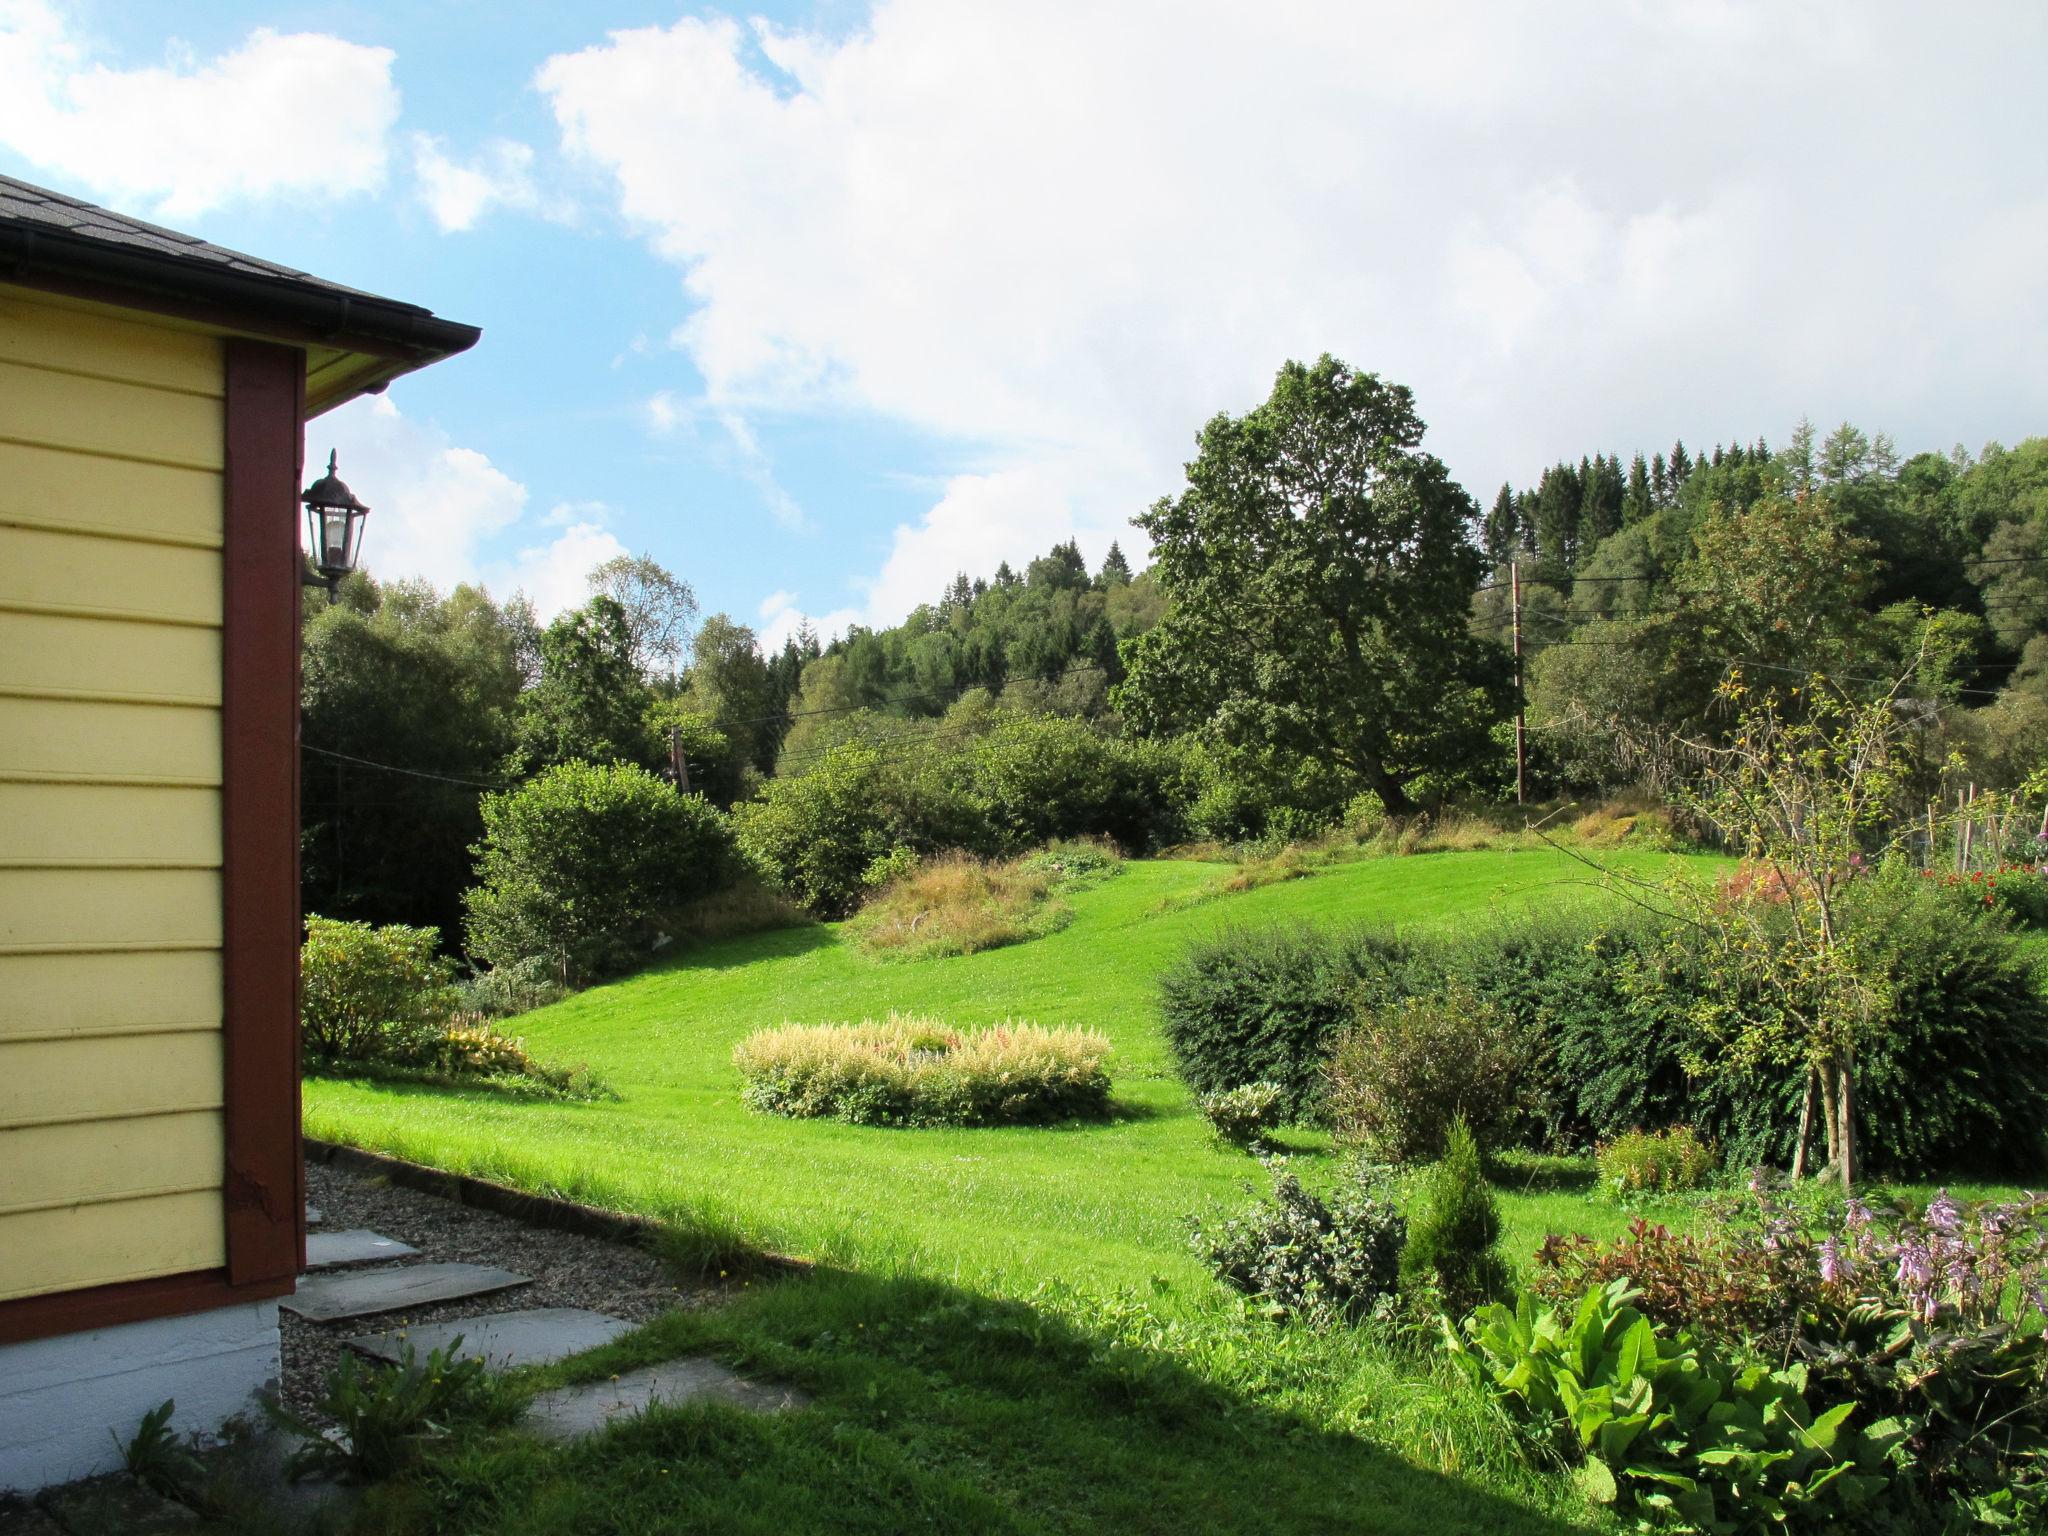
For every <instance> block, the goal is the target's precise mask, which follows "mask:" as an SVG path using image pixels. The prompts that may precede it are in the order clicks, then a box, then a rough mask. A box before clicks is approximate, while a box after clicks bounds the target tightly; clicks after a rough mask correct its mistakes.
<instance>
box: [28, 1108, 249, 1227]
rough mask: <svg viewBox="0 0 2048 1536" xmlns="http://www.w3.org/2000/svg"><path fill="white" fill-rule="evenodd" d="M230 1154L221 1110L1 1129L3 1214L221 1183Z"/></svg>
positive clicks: (208, 1186) (202, 1187)
mask: <svg viewBox="0 0 2048 1536" xmlns="http://www.w3.org/2000/svg"><path fill="white" fill-rule="evenodd" d="M226 1160H227V1159H226V1143H225V1137H224V1132H223V1129H222V1123H221V1117H220V1111H218V1110H197V1111H194V1112H193V1113H191V1114H187V1115H153V1116H151V1117H149V1118H148V1119H144V1120H116V1121H111V1122H107V1121H93V1122H90V1123H88V1124H82V1125H34V1126H26V1127H24V1128H22V1129H20V1130H0V1169H5V1170H6V1172H5V1173H4V1174H0V1215H5V1214H6V1213H8V1212H10V1211H20V1210H25V1209H28V1208H31V1207H48V1206H54V1205H83V1204H87V1203H91V1202H97V1201H104V1200H120V1199H133V1198H134V1197H135V1196H137V1195H153V1194H163V1193H166V1192H169V1191H172V1190H193V1189H218V1188H220V1184H221V1170H222V1169H223V1168H224V1167H225V1166H226Z"/></svg>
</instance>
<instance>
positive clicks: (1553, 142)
mask: <svg viewBox="0 0 2048 1536" xmlns="http://www.w3.org/2000/svg"><path fill="white" fill-rule="evenodd" d="M1952 18H1953V13H1950V14H1946V15H1945V14H1944V13H1943V10H1941V9H1938V8H1931V7H1921V6H1913V5H1909V4H1899V5H1885V4H1846V3H1845V4H1831V3H1820V0H1799V3H1791V4H1783V5H1776V4H1773V5H1745V4H1739V3H1699V4H1673V5H1656V6H1592V5H1585V6H1574V5H1560V6H1554V7H1543V8H1531V7H1526V6H1515V5H1510V4H1505V3H1502V4H1484V5H1478V4H1475V5H1470V6H1446V7H1413V6H1392V5H1385V6H1380V5H1361V4H1327V5H1324V4H1316V3H1307V0H1304V3H1299V4H1292V5H1287V6H1279V7H1273V8H1259V9H1248V8H1244V7H1239V6H1230V5H1215V6H1208V5H1203V4H1198V3H1177V4H1172V5H1165V4H1161V5H1153V4H1150V3H1138V0H1129V3H1123V4H1117V5H1111V6H1103V5H1100V4H1094V5H1082V4H1078V3H1074V4H1068V3H1065V0H1035V3H1031V4H1020V5H1014V6H1012V5H982V4H974V3H967V0H881V3H879V4H877V5H875V6H873V7H870V6H868V5H865V4H862V5H855V4H851V3H845V0H821V3H819V4H815V5H798V6H773V5H764V6H754V7H746V8H741V9H733V10H722V9H719V8H717V7H689V8H685V7H678V6H676V5H673V4H666V5H663V4H649V3H639V0H597V3H591V4H585V5H577V6H563V5H539V4H527V5H518V4H490V5H485V4H479V3H469V0H458V3H441V4H432V5H421V4H410V5H399V4H389V3H373V0H359V3H352V4H339V3H337V4H321V3H308V4H256V3H240V0H214V3H209V4H208V5H205V6H193V5H191V4H189V3H185V4H176V5H174V4H169V3H160V0H128V3H114V0H0V78H5V79H6V80H8V81H9V82H10V86H12V85H14V84H15V83H17V82H18V83H20V85H21V86H22V87H23V88H22V89H18V90H17V89H9V90H8V91H7V92H5V93H4V94H0V169H4V170H5V171H6V172H8V173H10V174H14V175H19V176H23V177H25V178H27V179H29V180H32V181H37V182H41V183H43V184H45V185H50V186H55V187H58V188H60V189H62V190H65V191H68V192H71V193H74V194H76V195H80V196H85V197H89V198H93V199H95V200H98V201H102V202H105V203H108V204H110V205H111V206H116V207H120V208H123V209H124V210H127V211H131V212H136V213H140V214H143V215H145V216H150V217H155V218H158V219H160V220H161V221H162V222H165V223H169V224H172V225H174V226H176V227H179V228H183V229H188V230H191V231H193V232H195V233H198V234H202V235H204V236H206V237H208V238H210V239H214V240H217V241H220V242H222V243H224V244H228V245H232V246H237V247H240V248H243V249H247V250H250V251H254V252H257V253H259V254H262V255H264V256H268V257H272V258H274V259H277V260H281V261H286V262H289V263H292V264H294V265H298V266H303V267H305V268H307V269H309V270H311V271H314V272H318V273H320V274H322V275H323V276H328V277H332V278H335V279H338V280H340V281H343V282H348V283H352V284H356V285H358V286H362V287H365V288H369V289H373V290H375V291H378V292H383V293H388V294H391V295H394V296H397V297H401V298H405V299H410V300H414V301H417V302H420V303H424V304H426V305H428V306H430V307H432V308H433V309H435V310H436V311H438V312H440V313H442V314H445V315H449V316H452V317H454V318H457V319H461V320H466V321H471V322H474V323H476V324H479V325H481V326H482V327H483V328H484V339H483V342H482V344H481V345H480V347H479V348H478V349H477V350H476V351H475V352H473V353H472V354H470V355H468V356H466V357H463V358H460V359H456V360H454V361H451V362H449V363H445V364H442V365H440V366H438V367H436V368H434V369H431V370H429V371H427V372H426V373H425V374H422V375H421V376H419V377H417V378H415V379H411V380H407V381H403V382H401V383H400V384H398V385H397V386H395V387H394V388H393V389H392V391H391V392H390V395H389V396H388V398H387V400H386V401H384V402H381V403H378V404H376V405H374V406H373V405H370V404H363V405H358V406H351V407H349V408H347V409H346V410H345V411H343V412H341V413H337V414H336V415H335V416H334V417H332V418H329V419H327V420H324V421H322V422H320V423H316V424H315V426H314V427H313V428H312V431H311V438H310V441H309V445H308V446H309V452H311V453H314V454H319V453H321V452H323V451H324V449H325V448H326V447H327V446H329V445H330V444H331V445H333V446H336V447H338V448H339V449H340V451H341V454H342V463H343V468H344V473H345V474H346V475H347V477H348V478H349V479H350V481H351V483H352V484H354V485H355V486H356V488H357V490H358V491H359V493H360V494H362V495H363V496H364V498H365V499H366V500H368V501H369V502H370V503H371V504H372V505H373V507H375V508H377V512H376V514H375V515H373V518H372V523H371V532H370V542H369V545H368V547H367V550H366V561H367V563H368V564H369V565H370V566H371V567H372V568H373V569H375V570H378V571H380V572H381V573H385V574H394V575H395V574H413V573H418V574H425V575H428V576H430V577H432V578H433V579H435V580H437V581H438V582H440V583H441V584H443V585H447V584H449V583H451V582H453V581H454V580H457V579H482V580H486V581H488V582H489V583H490V584H491V585H492V586H493V587H494V589H497V590H500V591H503V590H506V589H507V588H509V587H512V586H522V587H525V588H527V589H528V590H530V591H532V592H533V593H534V595H535V596H536V597H537V598H538V599H539V600H540V602H541V605H542V606H543V607H544V608H551V607H555V606H559V605H560V604H562V603H566V602H570V601H574V600H576V598H577V597H578V595H579V591H580V579H581V574H582V571H583V569H584V568H586V567H587V565H588V564H589V563H592V562H593V561H594V559H595V558H601V557H602V556H603V555H604V554H606V553H610V552H614V551H616V550H619V549H627V550H632V551H634V552H640V551H646V552H649V553H652V554H653V555H654V556H655V557H656V558H658V559H660V560H661V561H662V562H663V563H664V564H666V565H668V566H669V567H671V568H672V569H674V570H675V571H677V572H678V573H679V574H681V575H683V576H685V577H686V578H687V579H689V580H690V581H691V582H692V583H693V584H694V585H695V586H696V588H697V590H698V592H699V595H700V598H701V599H702V602H703V605H704V608H705V611H707V612H710V611H715V610H724V611H727V612H730V613H732V614H733V615H735V616H736V617H738V618H740V619H741V620H743V621H745V622H749V623H753V624H756V625H758V626H760V627H761V628H762V629H763V630H764V631H765V632H768V633H769V634H771V635H775V634H780V633H781V632H783V631H785V630H787V629H788V628H789V627H790V626H791V625H793V624H794V623H795V622H796V620H797V619H798V617H799V616H801V615H803V614H809V615H811V616H814V617H816V618H817V619H819V620H820V621H821V622H822V623H823V624H824V625H825V626H826V627H827V628H836V627H838V626H840V625H842V624H844V623H846V622H848V621H851V620H855V619H859V620H865V621H869V622H889V621H893V620H894V619H895V618H898V617H900V616H901V614H902V613H903V612H904V611H905V610H906V609H907V608H908V607H909V606H910V604H911V603H913V602H915V601H917V600H919V599H921V598H923V597H927V596H931V595H935V594H936V592H937V591H938V589H939V588H940V587H941V586H942V585H943V584H944V582H945V581H946V580H947V578H948V577H950V575H951V574H952V572H953V571H954V570H956V569H960V568H966V569H968V570H970V571H975V572H982V571H987V570H989V569H991V568H992V567H993V566H994V565H995V563H996V561H997V560H999V559H1004V558H1008V559H1011V560H1013V561H1014V560H1017V559H1020V558H1025V557H1028V556H1029V555H1031V554H1033V553H1036V552H1039V551H1041V550H1043V549H1044V548H1045V547H1046V546H1047V545H1049V544H1050V543H1051V542H1053V541H1054V540H1055V539H1057V538H1061V537H1066V536H1069V535H1073V536H1076V537H1078V538H1079V539H1080V540H1081V542H1082V545H1083V548H1084V550H1086V551H1088V552H1089V553H1090V554H1091V556H1099V554H1100V553H1101V551H1102V550H1103V549H1104V548H1105V547H1106V546H1107V544H1108V542H1109V540H1110V539H1111V538H1113V537H1118V536H1121V537H1123V538H1124V539H1125V541H1126V544H1127V545H1129V543H1130V542H1131V539H1132V533H1131V530H1130V529H1129V528H1128V526H1127V519H1128V518H1129V516H1130V515H1131V514H1132V513H1133V512H1135V511H1137V510H1139V509H1140V508H1142V507H1143V506H1144V505H1145V504H1146V503H1147V502H1148V501H1150V500H1151V499H1153V498H1154V497H1157V496H1159V495H1162V494H1168V493H1170V492H1171V491H1172V490H1173V489H1174V488H1175V485H1176V482H1177V479H1178V466H1179V462H1180V461H1181V460H1182V459H1183V458H1185V457H1186V454H1187V450H1188V447H1189V445H1190V444H1191V441H1192V438H1193V435H1194V433H1195V431H1196V430H1197V429H1198V427H1199V425H1200V423H1201V421H1202V420H1203V419H1204V418H1205V417H1206V416H1208V415H1209V414H1211V413H1212V412H1214V411H1216V410H1219V409H1229V410H1242V409H1244V408H1246V407H1247V406H1249V405H1251V404H1253V403H1255V402H1256V400H1257V399H1258V398H1259V397H1260V395H1261V394H1262V392H1263V389H1264V387H1265V385H1266V383H1267V382H1268V381H1269V380H1270V377H1271V374H1272V371H1273V369H1274V368H1275V367H1276V366H1277V365H1278V363H1279V362H1280V361H1281V360H1282V359H1283V358H1285V357H1288V356H1299V355H1309V354H1313V353H1315V352H1317V351H1321V350H1325V349H1327V350H1332V351H1336V352H1338V353H1339V354H1340V355H1343V356H1345V357H1347V358H1348V359H1349V360H1351V361H1353V362H1354V363H1357V364H1359V365H1360V366H1364V367H1369V368H1375V369H1378V370H1380V371H1381V372H1383V373H1386V374H1388V375H1390V376H1392V377H1394V378H1396V379H1399V380H1401V381H1402V382H1406V383H1409V384H1411V385H1413V386H1414V387H1415V388H1416V390H1417V394H1418V398H1419V404H1420V408H1421V411H1422V414H1423V416H1424V417H1425V419H1426V420H1428V421H1429V422H1430V423H1431V425H1432V433H1431V438H1430V446H1431V447H1433V448H1434V449H1435V450H1436V451H1437V452H1439V453H1440V454H1442V455H1443V456H1444V458H1445V459H1446V461H1447V462H1448V463H1449V464H1450V466H1451V468H1452V470H1453V472H1454V473H1455V474H1457V475H1458V476H1459V477H1460V478H1461V479H1463V480H1464V481H1465V483H1466V484H1467V485H1468V487H1469V488H1471V489H1472V490H1473V492H1474V494H1475V495H1477V496H1479V497H1480V499H1482V500H1485V499H1486V498H1488V497H1490V495H1491V492H1492V489H1493V487H1494V486H1496V485H1497V484H1498V483H1499V481H1500V480H1501V479H1502V478H1504V477H1510V476H1512V477H1514V478H1516V479H1518V480H1520V479H1525V478H1533V476H1534V474H1535V473H1536V472H1537V471H1538V470H1540V468H1541V466H1542V465H1543V464H1544V463H1545V462H1547V461H1548V460H1550V459H1552V458H1555V457H1557V456H1559V455H1569V456H1571V457H1574V458H1576V457H1577V456H1578V455H1579V454H1581V453H1585V452H1591V451H1595V450H1599V449H1606V450H1609V451H1622V452H1627V451H1632V450H1634V449H1636V448H1638V447H1641V448H1645V449H1648V448H1652V447H1657V446H1661V445H1668V444H1669V442H1670V441H1671V439H1672V438H1673V437H1675V436H1680V435H1682V436H1683V437H1684V438H1685V439H1686V441H1687V442H1688V443H1689V444H1691V445H1692V446H1695V447H1698V446H1701V445H1703V444H1710V443H1711V442H1712V441H1713V440H1714V439H1715V438H1717V437H1727V438H1733V437H1744V438H1747V437H1753V436H1754V435H1756V434H1757V433H1759V432H1762V433H1767V434H1769V435H1770V436H1771V437H1773V438H1774V439H1782V438H1783V436H1784V435H1785V433H1786V432H1787V430H1788V429H1789V427H1790V425H1791V423H1792V422H1793V421H1794V420H1795V419H1796V418H1797V417H1798V416H1799V415H1800V414H1801V413H1807V414H1810V415H1812V416H1813V417H1814V418H1815V419H1816V420H1818V421H1820V422H1822V423H1823V424H1824V425H1825V424H1827V423H1831V422H1832V421H1835V420H1839V419H1843V418H1851V419H1854V420H1856V421H1858V422H1859V423H1860V424H1862V425H1864V426H1865V427H1866V428H1869V429H1873V430H1877V429H1882V430H1888V431H1890V432H1891V433H1892V434H1893V435H1894V437H1895V438H1896V439H1897V440H1898V441H1899V443H1900V445H1901V446H1902V447H1904V448H1906V449H1908V450H1911V449H1917V448H1922V447H1941V448H1946V447H1948V446H1949V445H1950V444H1951V443H1954V442H1956V441H1959V440H1960V441H1964V442H1966V443H1968V444H1970V445H1971V446H1976V445H1978V444H1981V443H1982V442H1983V441H1985V440H1986V439H1989V438H1994V437H1996V438H2002V439H2004V440H2007V441H2011V440H2014V439H2016V438H2018V437H2021V436H2026V435H2031V434H2033V433H2037V432H2039V431H2041V430H2042V429H2043V423H2044V421H2048V365H2044V363H2043V360H2042V359H2043V354H2042V352H2041V349H2040V347H2039V337H2040V336H2041V335H2042V334H2043V333H2044V322H2048V263H2044V262H2043V261H2042V260H2041V257H2040V253H2041V251H2042V250H2044V249H2048V166H2044V162H2043V159H2042V157H2041V155H2040V151H2039V146H2040V145H2041V144H2042V143H2048V105H2044V94H2043V93H2041V92H2040V91H2038V89H2036V87H2035V82H2034V79H2033V75H2034V72H2035V71H2036V70H2037V69H2038V65H2039V61H2040V60H2041V59H2042V58H2043V57H2048V12H2043V11H2042V9H2041V8H2040V7H2038V6H2034V5H2029V4H2025V3H2014V4H1989V5H1984V6H1979V7H1973V8H1972V9H1971V10H1970V11H1969V12H1968V13H1967V21H1968V24H1967V25H1962V24H1959V23H1958V22H1957V21H1956V20H1954V19H1952ZM316 102H317V103H319V104H320V108H321V109H320V110H318V111H315V110H313V104H314V103H316Z"/></svg>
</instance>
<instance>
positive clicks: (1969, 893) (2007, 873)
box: [1921, 864, 2048, 930]
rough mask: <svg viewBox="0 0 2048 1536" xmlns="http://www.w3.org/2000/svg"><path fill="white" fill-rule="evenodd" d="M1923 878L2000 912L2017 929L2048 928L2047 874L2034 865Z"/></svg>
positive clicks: (1928, 872)
mask: <svg viewBox="0 0 2048 1536" xmlns="http://www.w3.org/2000/svg"><path fill="white" fill-rule="evenodd" d="M1921 876H1922V878H1923V879H1926V880H1930V881H1933V882H1936V883H1937V884H1938V885H1939V886H1940V888H1941V889H1942V890H1944V891H1947V892H1949V893H1950V894H1951V895H1954V896H1957V897H1959V898H1961V899H1962V900H1964V901H1967V902H1970V903H1972V904H1973V905H1978V906H1985V907H1995V908H1997V909H1998V910H2000V911H2002V912H2004V913H2005V915H2006V916H2007V917H2009V918H2011V919H2012V923H2013V926H2014V927H2016V928H2027V929H2037V930H2038V929H2041V928H2048V873H2044V872H2043V871H2042V870H2040V869H2037V868H2035V867H2034V866H2033V865H2031V864H2001V865H2000V866H1999V867H1998V868H1996V869H1976V870H1972V871H1970V873H1969V874H1967V875H1964V874H1957V873H1955V872H1953V871H1951V872H1947V873H1943V872H1942V871H1939V870H1932V869H1929V870H1923V871H1921Z"/></svg>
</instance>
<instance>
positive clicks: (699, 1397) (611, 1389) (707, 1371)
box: [526, 1359, 811, 1440]
mask: <svg viewBox="0 0 2048 1536" xmlns="http://www.w3.org/2000/svg"><path fill="white" fill-rule="evenodd" d="M810 1401H811V1400H810V1398H809V1397H808V1396H806V1395H805V1394H804V1393H802V1392H799V1391H797V1390H796V1388H794V1387H779V1386H770V1385H767V1384H764V1383H762V1382H757V1381H748V1380H747V1379H746V1378H745V1377H743V1376H738V1375H735V1374H734V1373H733V1372H732V1371H730V1370H728V1369H727V1368H726V1367H724V1366H722V1365H720V1364H719V1363H718V1362H717V1361H716V1360H703V1359H689V1360H667V1361H663V1362H662V1363H661V1364H660V1365H650V1366H647V1367H646V1368H644V1369H642V1370H638V1371H630V1372H628V1373H627V1374H626V1375H624V1376H620V1377H617V1378H615V1379H613V1380H611V1381H594V1382H586V1383H584V1384H583V1385H582V1386H576V1387H560V1388H557V1389H556V1390H555V1391H553V1392H543V1393H542V1394H541V1395H540V1396H539V1397H536V1398H535V1399H534V1400H533V1403H532V1405H531V1406H530V1407H529V1408H528V1409H527V1415H526V1423H527V1427H528V1428H529V1429H531V1430H532V1431H533V1432H534V1433H535V1434H538V1435H540V1436H542V1437H543V1438H545V1439H549V1440H573V1439H575V1438H576V1437H577V1436H578V1435H587V1434H590V1433H591V1432H592V1431H594V1430H599V1429H602V1428H604V1426H605V1425H607V1424H609V1423H610V1422H611V1421H612V1420H613V1419H615V1418H618V1417H620V1416H621V1415H625V1414H633V1413H639V1412H640V1411H642V1410H643V1409H645V1408H646V1407H648V1406H649V1405H650V1404H652V1403H656V1402H662V1403H668V1404H670V1405H678V1404H682V1403H691V1402H719V1403H727V1404H730V1405H731V1406H732V1407H735V1408H744V1409H747V1410H749V1411H750V1412H753V1413H782V1412H785V1411H787V1410H789V1409H792V1408H805V1407H808V1406H809V1405H810Z"/></svg>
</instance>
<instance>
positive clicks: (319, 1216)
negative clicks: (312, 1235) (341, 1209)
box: [306, 1205, 327, 1227]
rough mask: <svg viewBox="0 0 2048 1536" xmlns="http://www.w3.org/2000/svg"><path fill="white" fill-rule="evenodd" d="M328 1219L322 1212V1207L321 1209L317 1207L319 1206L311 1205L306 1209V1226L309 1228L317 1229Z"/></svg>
mask: <svg viewBox="0 0 2048 1536" xmlns="http://www.w3.org/2000/svg"><path fill="white" fill-rule="evenodd" d="M326 1219H327V1217H326V1216H325V1215H324V1214H323V1213H322V1212H321V1210H320V1207H319V1206H317V1205H309V1206H307V1207H306V1225H307V1226H309V1227H317V1226H319V1225H320V1223H321V1222H323V1221H325V1220H326Z"/></svg>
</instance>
